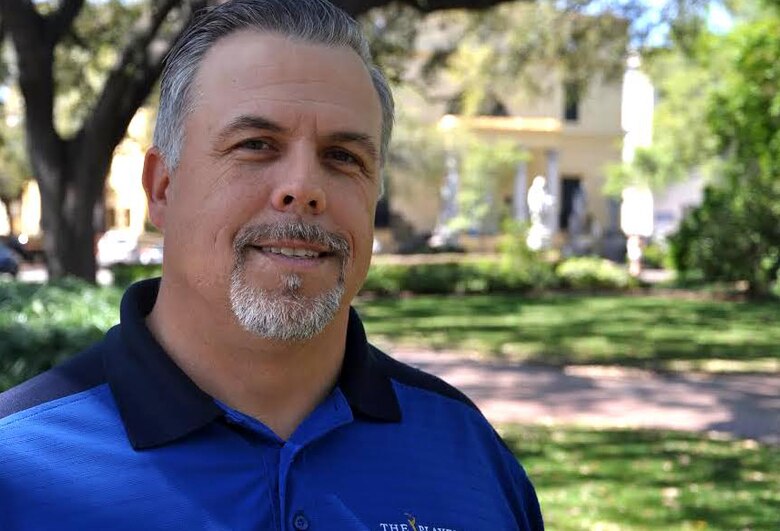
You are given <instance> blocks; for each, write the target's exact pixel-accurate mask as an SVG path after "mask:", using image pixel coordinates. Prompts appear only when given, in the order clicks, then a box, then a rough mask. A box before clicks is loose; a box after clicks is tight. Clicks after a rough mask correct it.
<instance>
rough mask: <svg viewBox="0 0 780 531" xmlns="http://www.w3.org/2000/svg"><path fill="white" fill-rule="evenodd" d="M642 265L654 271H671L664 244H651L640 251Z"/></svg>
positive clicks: (666, 248)
mask: <svg viewBox="0 0 780 531" xmlns="http://www.w3.org/2000/svg"><path fill="white" fill-rule="evenodd" d="M642 263H643V264H644V265H645V266H646V267H650V268H654V269H673V268H674V266H673V264H672V262H671V258H670V256H669V249H668V247H667V245H666V244H665V243H651V244H649V245H647V246H646V247H645V248H644V249H643V250H642Z"/></svg>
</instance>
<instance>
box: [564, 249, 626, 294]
mask: <svg viewBox="0 0 780 531" xmlns="http://www.w3.org/2000/svg"><path fill="white" fill-rule="evenodd" d="M555 272H556V274H557V276H558V278H559V279H560V281H561V284H562V285H563V286H564V287H568V288H573V289H586V290H594V289H595V290H603V289H625V288H627V287H630V286H631V285H632V283H633V280H632V278H631V275H629V274H628V271H626V269H625V268H623V267H621V266H619V265H617V264H615V263H614V262H610V261H609V260H606V259H604V258H599V257H596V256H580V257H575V258H568V259H566V260H564V261H563V262H561V263H560V264H559V265H558V267H557V268H556V270H555Z"/></svg>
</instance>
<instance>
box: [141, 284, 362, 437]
mask: <svg viewBox="0 0 780 531" xmlns="http://www.w3.org/2000/svg"><path fill="white" fill-rule="evenodd" d="M173 289H175V288H173ZM202 306H203V305H202V304H198V301H194V302H193V301H190V300H186V302H185V299H184V298H182V297H179V296H178V294H176V295H175V296H174V294H173V293H170V292H169V291H167V290H166V286H165V283H164V282H163V283H162V284H161V286H160V292H159V294H158V296H157V302H156V303H155V306H154V308H153V309H152V312H151V313H150V314H149V316H148V317H147V319H146V322H147V326H148V327H149V329H150V330H151V332H152V334H153V335H154V336H155V338H156V339H157V341H159V342H160V344H161V345H162V346H163V348H164V349H165V351H166V352H167V353H168V355H169V356H170V357H171V358H172V359H173V361H174V362H175V363H176V364H177V365H178V366H179V367H180V368H181V369H182V371H184V373H185V374H187V376H189V377H190V379H192V381H193V382H195V384H196V385H197V386H198V387H200V388H201V389H202V390H203V391H205V392H206V393H208V394H209V395H211V396H213V397H214V398H216V399H218V400H220V401H221V402H223V403H225V404H227V405H228V406H230V407H232V408H234V409H237V410H239V411H241V412H243V413H245V414H247V415H250V416H252V417H254V418H256V419H258V420H259V421H261V422H263V423H264V424H265V425H266V426H268V427H269V428H270V429H271V430H272V431H273V432H274V433H276V434H277V435H278V436H279V437H280V438H282V439H285V440H286V439H288V438H289V437H290V435H292V433H293V432H294V431H295V429H296V428H297V427H298V425H299V424H300V423H301V422H302V421H303V420H304V419H305V418H306V417H307V416H308V415H309V413H311V412H312V411H313V410H314V409H315V408H316V407H317V405H318V404H319V403H320V402H322V400H324V399H325V397H326V396H327V395H328V393H330V391H331V389H332V388H333V386H334V385H335V383H336V380H337V379H338V375H339V372H340V369H341V365H342V362H343V358H344V349H345V345H346V330H347V323H348V320H349V311H348V308H343V309H342V310H340V311H339V313H337V314H336V316H335V317H334V319H333V320H332V321H331V323H330V324H329V325H328V326H327V327H326V328H325V329H324V330H323V331H322V332H321V333H320V334H318V335H317V336H316V337H315V338H313V339H311V340H309V341H305V342H286V341H285V342H282V341H269V340H265V339H262V338H258V337H257V336H254V335H252V334H250V333H248V332H246V331H244V330H243V329H241V328H240V327H239V325H238V324H237V323H236V322H235V321H234V319H232V318H230V317H227V318H223V319H220V318H219V317H217V316H215V315H214V314H215V309H214V308H208V307H202Z"/></svg>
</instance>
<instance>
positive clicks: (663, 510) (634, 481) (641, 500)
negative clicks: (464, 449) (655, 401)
mask: <svg viewBox="0 0 780 531" xmlns="http://www.w3.org/2000/svg"><path fill="white" fill-rule="evenodd" d="M500 431H501V433H502V435H503V437H504V439H505V441H506V442H507V444H508V445H509V446H510V448H511V449H512V451H513V452H514V453H515V455H516V456H517V457H518V459H519V460H520V461H521V462H522V463H523V465H524V466H525V468H526V470H527V472H528V475H529V476H530V477H531V479H532V480H533V482H534V484H535V486H536V489H537V494H538V495H539V498H540V501H541V504H542V509H543V512H544V515H545V520H546V524H547V527H548V528H549V529H554V530H556V531H558V530H563V531H566V530H575V529H577V530H580V529H581V530H594V529H602V530H605V529H621V530H623V529H629V530H634V529H637V530H642V529H662V530H677V529H723V530H729V531H734V530H741V529H751V530H759V529H760V530H777V529H780V448H778V447H769V446H762V445H759V444H757V443H755V442H753V441H724V440H715V439H711V438H708V437H707V436H704V435H693V434H686V433H679V432H666V431H664V432H659V431H627V430H592V429H584V428H576V429H575V428H559V427H556V428H545V427H520V426H506V427H504V428H503V429H502V430H500Z"/></svg>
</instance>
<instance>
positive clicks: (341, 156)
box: [328, 149, 361, 166]
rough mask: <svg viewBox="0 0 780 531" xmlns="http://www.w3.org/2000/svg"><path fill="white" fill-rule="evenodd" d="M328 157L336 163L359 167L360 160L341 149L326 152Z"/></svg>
mask: <svg viewBox="0 0 780 531" xmlns="http://www.w3.org/2000/svg"><path fill="white" fill-rule="evenodd" d="M328 157H329V158H331V159H332V160H335V161H337V162H343V163H345V164H356V165H358V166H360V165H361V164H360V160H358V158H357V157H356V156H354V155H353V154H352V153H350V152H349V151H344V150H341V149H334V150H331V151H329V152H328Z"/></svg>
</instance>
